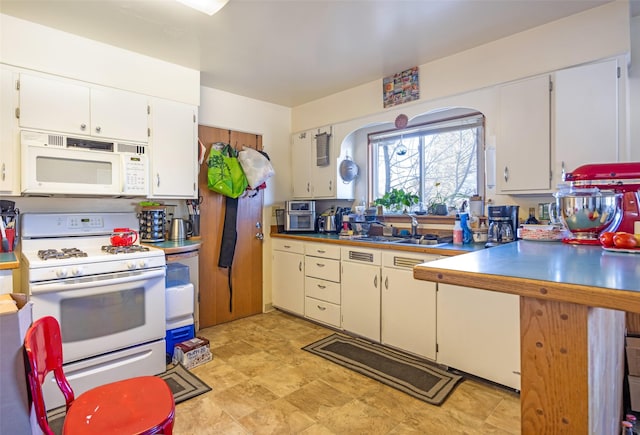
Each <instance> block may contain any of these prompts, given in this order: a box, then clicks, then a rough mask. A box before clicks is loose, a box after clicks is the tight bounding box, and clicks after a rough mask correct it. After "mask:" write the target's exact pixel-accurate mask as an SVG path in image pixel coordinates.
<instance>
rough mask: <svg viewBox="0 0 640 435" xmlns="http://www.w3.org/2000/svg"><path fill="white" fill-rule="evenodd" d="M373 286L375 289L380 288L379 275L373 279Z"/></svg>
mask: <svg viewBox="0 0 640 435" xmlns="http://www.w3.org/2000/svg"><path fill="white" fill-rule="evenodd" d="M373 286H374V287H375V288H378V275H376V276H375V277H374V278H373Z"/></svg>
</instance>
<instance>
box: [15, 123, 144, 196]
mask: <svg viewBox="0 0 640 435" xmlns="http://www.w3.org/2000/svg"><path fill="white" fill-rule="evenodd" d="M20 145H21V151H22V156H21V157H22V158H21V160H22V171H21V173H22V193H23V194H24V195H82V196H85V195H88V196H94V195H96V196H147V195H148V193H149V164H148V157H147V154H146V152H147V146H146V144H143V143H132V142H117V141H106V140H104V139H101V140H96V139H94V138H90V137H82V136H73V137H71V136H66V135H63V134H58V133H46V132H39V131H31V130H22V131H21V132H20Z"/></svg>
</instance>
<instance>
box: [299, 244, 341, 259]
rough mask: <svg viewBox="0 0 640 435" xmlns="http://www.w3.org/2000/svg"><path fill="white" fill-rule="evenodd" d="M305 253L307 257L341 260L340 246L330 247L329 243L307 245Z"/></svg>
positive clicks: (305, 245)
mask: <svg viewBox="0 0 640 435" xmlns="http://www.w3.org/2000/svg"><path fill="white" fill-rule="evenodd" d="M304 253H305V255H313V256H314V257H322V258H333V259H335V260H340V246H338V245H330V244H328V243H305V244H304Z"/></svg>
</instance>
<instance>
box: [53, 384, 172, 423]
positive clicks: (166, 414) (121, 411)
mask: <svg viewBox="0 0 640 435" xmlns="http://www.w3.org/2000/svg"><path fill="white" fill-rule="evenodd" d="M167 392H168V393H167ZM96 404H100V405H99V406H96ZM173 414H174V404H173V396H172V394H171V390H170V389H169V386H168V385H167V383H166V382H165V381H164V380H162V379H160V378H158V377H155V376H142V377H137V378H132V379H125V380H123V381H118V382H114V383H111V384H106V385H102V386H99V387H96V388H93V389H91V390H89V391H87V392H85V393H83V394H81V395H80V396H78V397H77V398H76V399H75V400H74V401H73V403H72V404H71V407H70V408H69V411H68V412H67V416H66V417H65V421H64V429H63V433H66V434H73V435H82V434H98V433H114V434H115V433H118V434H152V433H158V432H164V433H167V431H166V429H168V427H165V426H167V425H168V424H169V423H172V421H173Z"/></svg>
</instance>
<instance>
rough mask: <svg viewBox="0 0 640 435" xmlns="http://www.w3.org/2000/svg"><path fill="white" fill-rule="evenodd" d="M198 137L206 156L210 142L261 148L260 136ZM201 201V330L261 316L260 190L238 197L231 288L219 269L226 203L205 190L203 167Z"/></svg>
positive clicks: (203, 130)
mask: <svg viewBox="0 0 640 435" xmlns="http://www.w3.org/2000/svg"><path fill="white" fill-rule="evenodd" d="M198 137H199V138H200V140H201V141H202V143H203V144H204V145H205V146H206V148H207V151H206V153H205V157H207V156H208V155H209V150H210V148H211V144H213V143H214V142H225V143H230V144H231V145H232V146H233V147H234V148H236V149H238V150H241V149H242V147H243V146H248V147H252V148H255V149H259V150H261V149H262V137H261V136H259V135H255V134H249V133H241V132H235V131H230V130H224V129H220V128H215V127H207V126H204V125H200V126H198ZM198 184H199V187H200V194H201V195H202V197H203V202H202V205H201V208H200V235H201V238H202V247H201V248H200V327H201V328H206V327H208V326H213V325H217V324H219V323H224V322H229V321H231V320H235V319H239V318H242V317H247V316H251V315H253V314H258V313H261V312H262V240H261V239H260V238H259V236H257V235H258V234H262V233H263V228H261V227H260V226H261V225H262V204H263V191H258V192H257V193H256V192H255V191H248V192H247V193H246V194H244V195H242V196H241V197H240V198H238V215H237V222H236V229H237V233H238V238H237V242H236V249H235V254H234V257H233V265H232V266H231V288H232V290H231V291H232V296H231V291H230V287H229V279H228V269H226V268H221V267H218V259H219V258H220V243H221V241H222V232H223V227H224V217H225V211H226V203H225V200H226V198H225V197H224V196H222V195H220V194H218V193H216V192H212V191H210V190H209V189H208V187H207V162H206V158H205V161H204V162H203V163H202V166H201V168H200V175H199V179H198Z"/></svg>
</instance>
